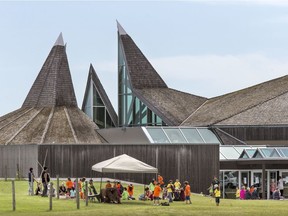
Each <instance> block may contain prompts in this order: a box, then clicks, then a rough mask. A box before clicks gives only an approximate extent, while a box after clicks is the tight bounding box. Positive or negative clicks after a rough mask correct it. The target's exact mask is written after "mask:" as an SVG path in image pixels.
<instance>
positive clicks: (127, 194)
mask: <svg viewBox="0 0 288 216" xmlns="http://www.w3.org/2000/svg"><path fill="white" fill-rule="evenodd" d="M34 182H36V183H37V187H36V189H35V195H41V196H43V197H45V196H48V195H52V196H55V195H56V194H55V192H56V191H55V187H54V188H50V187H51V184H50V174H49V173H48V167H43V171H42V173H41V176H40V180H39V181H37V180H36V178H35V175H34V173H33V168H30V169H29V173H28V183H29V189H28V193H29V195H32V194H33V193H34V192H33V184H34ZM85 184H86V178H85V177H83V178H81V179H80V181H78V182H76V179H75V180H74V181H72V180H71V178H67V181H66V182H62V183H61V186H60V187H59V196H60V197H62V198H72V199H73V198H75V197H76V187H78V191H79V196H80V198H81V199H85V198H86V197H85V194H86V185H85ZM87 189H88V191H87V195H88V198H96V199H97V200H98V201H99V202H108V203H111V202H113V203H121V200H135V197H134V185H133V184H128V185H127V187H123V185H122V184H121V182H120V181H115V182H114V183H113V184H112V183H111V182H110V181H109V180H108V181H107V183H106V185H105V188H104V189H102V190H103V191H102V190H101V195H100V194H98V193H97V191H96V188H95V187H94V184H93V180H92V179H90V180H89V183H88V185H87ZM190 196H191V189H190V185H189V182H188V181H185V182H184V184H183V186H182V185H181V183H180V181H179V179H176V180H175V182H173V181H172V180H170V181H169V182H168V184H164V180H163V177H162V176H161V175H160V174H159V175H158V177H157V181H156V180H155V179H152V181H151V182H150V184H149V185H148V186H147V187H145V190H144V193H143V194H141V195H140V196H139V200H143V201H145V200H151V201H154V205H160V200H161V199H163V200H167V201H169V203H172V202H173V201H185V203H186V204H192V202H191V199H190Z"/></svg>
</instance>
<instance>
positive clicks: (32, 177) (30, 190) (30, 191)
mask: <svg viewBox="0 0 288 216" xmlns="http://www.w3.org/2000/svg"><path fill="white" fill-rule="evenodd" d="M34 180H35V175H34V173H33V168H32V167H31V168H30V169H29V173H28V184H29V188H28V194H29V195H30V196H32V195H33V183H34Z"/></svg>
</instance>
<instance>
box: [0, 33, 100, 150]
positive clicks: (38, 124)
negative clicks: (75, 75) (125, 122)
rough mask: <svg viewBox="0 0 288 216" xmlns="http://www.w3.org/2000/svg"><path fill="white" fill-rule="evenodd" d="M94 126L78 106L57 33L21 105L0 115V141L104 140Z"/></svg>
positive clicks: (8, 142)
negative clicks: (56, 37)
mask: <svg viewBox="0 0 288 216" xmlns="http://www.w3.org/2000/svg"><path fill="white" fill-rule="evenodd" d="M96 129H98V127H97V125H96V124H95V123H94V122H92V121H91V120H90V119H89V118H88V116H86V114H85V113H84V112H82V111H81V110H80V109H79V108H78V107H77V102H76V97H75V93H74V88H73V84H72V79H71V74H70V70H69V65H68V60H67V55H66V51H65V46H64V43H63V38H62V35H60V36H59V38H58V39H57V41H56V43H55V45H54V46H53V48H52V50H51V51H50V53H49V55H48V57H47V59H46V61H45V63H44V65H43V67H42V69H41V71H40V73H39V74H38V76H37V78H36V80H35V82H34V84H33V86H32V88H31V89H30V91H29V94H28V95H27V97H26V99H25V101H24V103H23V105H22V107H21V108H20V109H18V110H15V111H13V112H11V113H8V114H7V115H4V116H2V117H0V144H4V145H13V144H74V143H75V144H92V143H93V144H97V143H103V142H104V141H103V140H102V139H101V137H100V135H99V134H98V133H97V132H96Z"/></svg>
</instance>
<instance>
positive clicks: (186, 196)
mask: <svg viewBox="0 0 288 216" xmlns="http://www.w3.org/2000/svg"><path fill="white" fill-rule="evenodd" d="M184 185H185V191H184V194H185V203H186V204H188V203H189V204H192V202H191V199H190V195H191V190H190V185H189V182H188V181H185V182H184Z"/></svg>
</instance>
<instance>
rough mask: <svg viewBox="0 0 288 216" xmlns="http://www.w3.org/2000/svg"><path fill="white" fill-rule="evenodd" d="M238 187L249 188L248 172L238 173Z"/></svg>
mask: <svg viewBox="0 0 288 216" xmlns="http://www.w3.org/2000/svg"><path fill="white" fill-rule="evenodd" d="M240 175H241V176H240V179H241V181H240V183H241V185H240V187H242V186H245V188H247V187H249V185H250V181H249V172H248V171H241V172H240Z"/></svg>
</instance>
